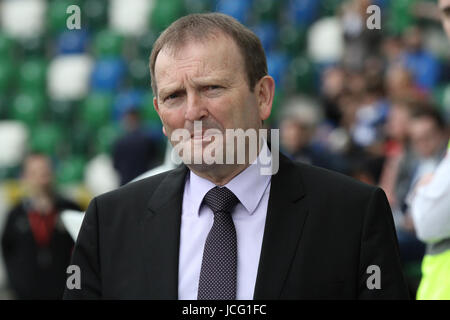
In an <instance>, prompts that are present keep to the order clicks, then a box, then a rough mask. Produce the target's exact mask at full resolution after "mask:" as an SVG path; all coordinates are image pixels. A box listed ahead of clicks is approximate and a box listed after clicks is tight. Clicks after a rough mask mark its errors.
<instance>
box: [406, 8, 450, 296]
mask: <svg viewBox="0 0 450 320" xmlns="http://www.w3.org/2000/svg"><path fill="white" fill-rule="evenodd" d="M438 4H439V13H440V17H441V20H442V24H443V26H444V30H445V32H446V33H447V36H448V37H450V0H439V1H438ZM410 200H411V213H412V217H413V221H414V227H415V230H416V232H417V236H418V238H419V239H420V240H422V241H423V242H425V243H426V244H427V251H426V255H425V257H424V259H423V262H422V279H421V282H420V286H419V289H418V292H417V299H418V300H423V299H450V278H449V277H448V272H449V270H450V141H449V143H448V147H447V154H446V157H445V158H444V160H443V161H442V162H441V163H440V164H439V166H438V168H437V169H436V171H435V172H433V174H432V175H425V176H423V177H422V178H421V180H420V181H419V182H418V183H417V184H416V187H415V189H414V191H413V192H412V195H411V197H410Z"/></svg>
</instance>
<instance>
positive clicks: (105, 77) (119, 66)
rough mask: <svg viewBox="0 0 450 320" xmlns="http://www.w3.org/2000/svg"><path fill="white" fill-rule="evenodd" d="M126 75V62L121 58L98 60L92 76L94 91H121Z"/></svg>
mask: <svg viewBox="0 0 450 320" xmlns="http://www.w3.org/2000/svg"><path fill="white" fill-rule="evenodd" d="M124 74H125V62H124V60H122V59H121V58H104V59H100V60H97V61H96V63H95V66H94V70H93V71H92V74H91V88H92V90H94V91H96V90H97V91H107V92H114V91H116V90H118V89H119V87H120V85H121V83H122V80H123V77H124Z"/></svg>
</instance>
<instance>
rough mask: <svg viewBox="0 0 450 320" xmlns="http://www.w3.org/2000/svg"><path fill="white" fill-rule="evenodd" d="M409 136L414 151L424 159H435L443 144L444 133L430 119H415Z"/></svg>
mask: <svg viewBox="0 0 450 320" xmlns="http://www.w3.org/2000/svg"><path fill="white" fill-rule="evenodd" d="M409 134H410V137H411V142H412V146H413V148H414V151H415V152H416V153H417V154H418V155H419V156H420V157H422V158H429V157H433V156H434V155H435V154H436V153H437V152H438V151H439V148H440V147H441V146H442V143H443V134H442V132H441V131H440V130H439V129H438V126H437V125H436V124H435V122H434V121H433V120H432V119H431V118H428V117H420V118H417V119H413V121H411V125H410V131H409Z"/></svg>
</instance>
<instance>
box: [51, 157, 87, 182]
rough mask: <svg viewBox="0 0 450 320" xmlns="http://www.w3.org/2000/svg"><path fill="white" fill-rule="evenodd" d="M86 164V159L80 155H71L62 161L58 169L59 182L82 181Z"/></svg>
mask: <svg viewBox="0 0 450 320" xmlns="http://www.w3.org/2000/svg"><path fill="white" fill-rule="evenodd" d="M85 164H86V160H85V159H84V157H82V156H80V155H75V156H71V157H69V158H68V159H65V160H63V161H61V163H60V164H59V166H58V168H57V170H56V177H57V182H58V184H62V185H64V184H76V183H79V182H81V181H82V180H83V173H84V166H85Z"/></svg>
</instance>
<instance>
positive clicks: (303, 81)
mask: <svg viewBox="0 0 450 320" xmlns="http://www.w3.org/2000/svg"><path fill="white" fill-rule="evenodd" d="M289 70H290V74H291V76H292V78H293V82H294V88H295V91H296V92H299V93H303V94H308V93H309V94H313V93H314V92H313V91H314V88H315V87H316V83H315V75H314V66H313V64H312V63H311V61H310V60H309V59H308V58H306V57H301V56H299V57H296V58H295V59H293V60H292V62H291V64H290V66H289Z"/></svg>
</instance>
